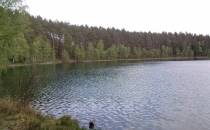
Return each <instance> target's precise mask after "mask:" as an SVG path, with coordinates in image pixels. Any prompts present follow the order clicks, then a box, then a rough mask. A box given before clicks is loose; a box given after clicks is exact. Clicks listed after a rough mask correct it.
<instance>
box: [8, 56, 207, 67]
mask: <svg viewBox="0 0 210 130" xmlns="http://www.w3.org/2000/svg"><path fill="white" fill-rule="evenodd" d="M209 59H210V58H209V57H166V58H141V59H112V60H108V59H107V60H83V61H76V60H69V61H67V62H65V63H66V64H73V63H94V62H118V61H189V60H209ZM62 63H64V62H62V61H61V60H60V61H56V62H43V63H34V64H9V65H7V67H8V68H15V67H24V66H32V65H51V64H62Z"/></svg>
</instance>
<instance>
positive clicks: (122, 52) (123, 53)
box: [118, 44, 130, 59]
mask: <svg viewBox="0 0 210 130" xmlns="http://www.w3.org/2000/svg"><path fill="white" fill-rule="evenodd" d="M118 48H119V58H121V59H124V58H125V59H126V58H128V57H129V55H130V47H126V46H124V45H122V44H120V45H119V46H118Z"/></svg>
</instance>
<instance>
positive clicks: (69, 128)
mask: <svg viewBox="0 0 210 130" xmlns="http://www.w3.org/2000/svg"><path fill="white" fill-rule="evenodd" d="M0 130H84V129H81V128H80V127H79V125H78V122H77V121H76V120H72V119H71V118H70V117H62V118H60V119H55V118H53V117H47V116H42V115H41V114H39V113H37V112H35V111H34V110H33V109H32V108H31V107H30V106H29V105H23V104H21V103H19V102H17V101H14V100H12V99H9V98H7V99H0Z"/></svg>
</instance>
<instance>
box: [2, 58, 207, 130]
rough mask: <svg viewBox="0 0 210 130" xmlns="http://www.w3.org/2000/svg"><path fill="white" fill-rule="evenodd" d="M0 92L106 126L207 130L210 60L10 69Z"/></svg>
mask: <svg viewBox="0 0 210 130" xmlns="http://www.w3.org/2000/svg"><path fill="white" fill-rule="evenodd" d="M0 96H1V97H5V96H12V97H15V98H17V99H22V100H27V101H29V102H30V103H31V105H32V107H33V108H35V109H36V110H38V111H41V112H42V113H43V114H45V115H52V116H55V117H60V116H63V115H71V116H72V117H73V118H75V119H77V120H79V122H80V124H81V126H85V127H87V126H88V122H89V121H90V120H95V121H96V125H97V126H98V127H100V128H102V129H103V130H208V129H209V128H210V61H160V62H158V61H155V62H120V63H117V62H107V63H83V64H70V65H43V66H34V67H17V68H10V69H8V70H6V71H4V72H2V75H1V78H0Z"/></svg>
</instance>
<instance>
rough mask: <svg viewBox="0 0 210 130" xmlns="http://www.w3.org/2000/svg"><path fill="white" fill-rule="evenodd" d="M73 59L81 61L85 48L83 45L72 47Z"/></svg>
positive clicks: (83, 57)
mask: <svg viewBox="0 0 210 130" xmlns="http://www.w3.org/2000/svg"><path fill="white" fill-rule="evenodd" d="M74 55H75V60H77V61H82V60H84V59H85V49H84V47H79V46H77V45H76V46H75V49H74Z"/></svg>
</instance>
